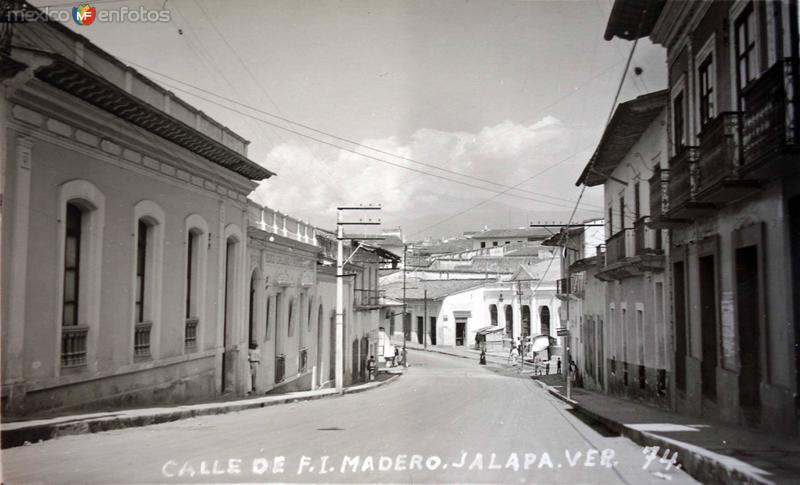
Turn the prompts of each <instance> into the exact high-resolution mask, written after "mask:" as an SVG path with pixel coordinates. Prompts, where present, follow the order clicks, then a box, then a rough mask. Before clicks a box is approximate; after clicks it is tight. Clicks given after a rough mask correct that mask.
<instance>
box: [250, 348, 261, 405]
mask: <svg viewBox="0 0 800 485" xmlns="http://www.w3.org/2000/svg"><path fill="white" fill-rule="evenodd" d="M247 360H248V361H249V362H250V388H249V390H248V391H247V393H248V394H250V393H251V392H254V391H255V390H256V382H258V366H259V365H260V364H261V352H259V351H258V344H257V343H255V342H250V350H249V351H248V352H247Z"/></svg>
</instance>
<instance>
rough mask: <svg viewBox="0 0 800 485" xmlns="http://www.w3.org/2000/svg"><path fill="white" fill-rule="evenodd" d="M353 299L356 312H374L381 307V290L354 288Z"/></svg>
mask: <svg viewBox="0 0 800 485" xmlns="http://www.w3.org/2000/svg"><path fill="white" fill-rule="evenodd" d="M354 298H355V301H354V302H353V307H354V308H355V310H356V311H359V310H361V311H368V310H375V309H376V308H380V307H381V290H372V289H365V288H356V289H355V297H354Z"/></svg>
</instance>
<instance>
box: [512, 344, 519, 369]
mask: <svg viewBox="0 0 800 485" xmlns="http://www.w3.org/2000/svg"><path fill="white" fill-rule="evenodd" d="M518 358H519V350H517V347H516V346H514V347H511V365H517V359H518Z"/></svg>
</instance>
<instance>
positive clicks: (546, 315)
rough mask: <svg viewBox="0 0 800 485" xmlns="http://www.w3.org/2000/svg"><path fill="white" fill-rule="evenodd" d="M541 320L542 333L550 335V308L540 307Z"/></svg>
mask: <svg viewBox="0 0 800 485" xmlns="http://www.w3.org/2000/svg"><path fill="white" fill-rule="evenodd" d="M539 321H540V322H541V323H542V325H541V329H542V331H541V333H542V335H548V336H549V335H550V308H548V307H547V306H542V307H540V308H539Z"/></svg>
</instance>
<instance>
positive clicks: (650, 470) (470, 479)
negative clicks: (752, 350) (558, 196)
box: [2, 352, 693, 484]
mask: <svg viewBox="0 0 800 485" xmlns="http://www.w3.org/2000/svg"><path fill="white" fill-rule="evenodd" d="M409 361H410V363H411V367H410V368H409V369H408V372H407V373H406V374H405V375H404V376H402V377H401V378H400V379H399V380H397V381H396V382H394V383H391V384H389V385H386V386H383V387H380V388H377V389H374V390H371V391H369V392H364V393H361V394H354V395H345V396H343V397H336V398H330V399H322V400H316V401H308V402H298V403H292V404H286V405H281V406H274V407H269V408H263V409H253V410H247V411H242V412H236V413H231V414H225V415H215V416H204V417H198V418H191V419H186V420H183V421H176V422H171V423H165V424H160V425H153V426H147V427H143V428H130V429H123V430H115V431H108V432H103V433H96V434H86V435H76V436H67V437H63V438H59V439H55V440H51V441H45V442H41V443H36V444H31V445H28V446H22V447H17V448H10V449H6V450H3V451H2V473H3V483H5V484H18V483H220V482H237V483H242V482H314V483H352V482H391V483H411V482H414V483H432V482H436V483H442V482H448V483H625V484H642V483H665V482H669V483H670V484H674V483H687V482H693V480H692V479H691V477H689V476H688V475H686V474H685V473H684V472H683V471H682V470H678V469H676V467H674V466H673V465H672V464H671V462H670V460H668V459H666V460H665V459H662V455H663V453H661V452H659V454H658V455H657V456H656V455H654V454H652V453H649V454H646V453H643V451H645V450H643V449H642V448H641V447H640V446H638V445H636V444H634V443H633V442H631V441H629V440H628V439H627V438H622V437H619V436H614V435H613V434H612V433H610V432H608V431H607V430H604V429H602V427H600V426H599V425H597V424H596V423H588V424H587V423H584V422H583V421H581V419H579V418H578V417H577V416H576V415H575V414H573V413H571V412H570V407H569V406H568V405H567V404H565V403H563V402H561V401H559V400H558V399H556V398H554V397H553V396H550V395H549V394H548V393H547V392H545V391H544V390H542V389H541V388H540V387H539V386H537V385H536V383H534V382H533V381H532V380H531V379H529V378H524V377H520V376H517V375H516V371H514V370H510V369H507V368H499V367H493V366H489V367H487V366H479V365H478V363H477V362H473V361H471V360H467V359H463V358H458V357H450V356H444V355H440V354H433V353H423V352H413V353H410V354H409ZM671 456H672V455H671V454H668V455H667V457H668V458H671Z"/></svg>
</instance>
